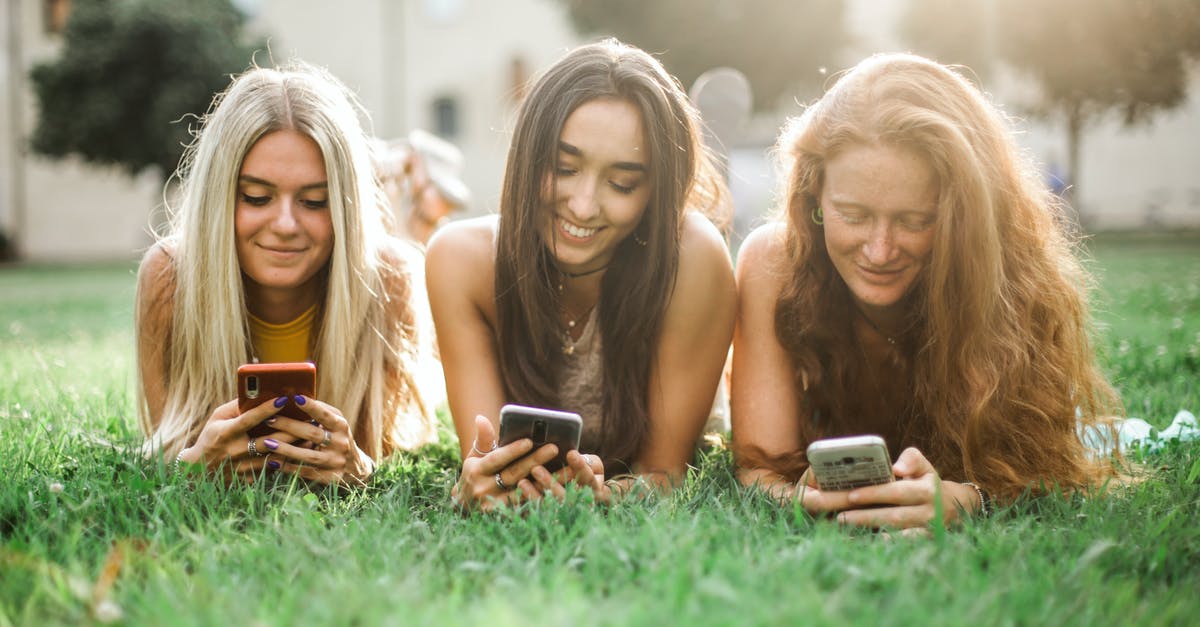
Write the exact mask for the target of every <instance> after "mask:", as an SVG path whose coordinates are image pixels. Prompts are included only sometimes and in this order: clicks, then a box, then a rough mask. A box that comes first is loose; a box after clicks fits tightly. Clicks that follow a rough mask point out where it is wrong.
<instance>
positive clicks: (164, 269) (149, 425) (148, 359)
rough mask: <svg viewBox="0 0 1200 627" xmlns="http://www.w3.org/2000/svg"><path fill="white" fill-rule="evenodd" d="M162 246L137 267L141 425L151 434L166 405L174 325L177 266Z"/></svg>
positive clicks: (136, 310) (159, 245)
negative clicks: (141, 403) (172, 327)
mask: <svg viewBox="0 0 1200 627" xmlns="http://www.w3.org/2000/svg"><path fill="white" fill-rule="evenodd" d="M173 264H174V262H173V261H172V259H171V256H170V254H169V253H168V251H167V250H166V249H165V248H164V245H163V244H155V245H154V246H153V247H151V248H150V250H148V251H146V254H145V256H144V257H142V263H141V265H140V266H139V267H138V282H137V298H136V301H137V302H136V303H135V309H134V311H135V315H134V321H135V322H134V326H135V327H136V335H137V365H138V382H139V384H140V386H141V389H140V391H141V394H140V396H141V401H140V402H143V403H144V405H142V406H140V407H139V408H138V410H139V411H138V422H139V424H140V425H141V427H142V432H143V433H144V434H145V435H146V436H147V437H148V436H150V435H152V434H153V433H154V432H155V431H156V430H157V429H158V425H159V424H160V423H161V422H162V414H163V408H164V407H165V406H166V404H167V378H168V371H167V368H168V366H169V363H170V361H169V354H170V353H169V351H170V340H171V322H172V316H173V314H174V301H175V267H174V265H173Z"/></svg>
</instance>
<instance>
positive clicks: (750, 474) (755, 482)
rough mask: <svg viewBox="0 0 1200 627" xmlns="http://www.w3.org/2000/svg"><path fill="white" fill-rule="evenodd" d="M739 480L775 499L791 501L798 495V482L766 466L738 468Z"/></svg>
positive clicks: (746, 485) (785, 501) (744, 484)
mask: <svg viewBox="0 0 1200 627" xmlns="http://www.w3.org/2000/svg"><path fill="white" fill-rule="evenodd" d="M737 477H738V481H739V482H740V483H741V484H742V485H743V486H745V487H747V488H755V489H758V490H761V491H763V492H766V493H767V494H768V495H770V496H771V497H773V498H774V499H776V500H778V501H780V502H784V503H789V502H791V501H792V499H794V498H795V496H796V484H795V482H793V481H790V480H788V479H787V478H786V477H784V476H783V475H781V474H779V473H777V472H775V471H772V470H768V469H766V468H738V471H737Z"/></svg>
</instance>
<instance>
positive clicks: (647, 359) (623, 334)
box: [495, 39, 725, 467]
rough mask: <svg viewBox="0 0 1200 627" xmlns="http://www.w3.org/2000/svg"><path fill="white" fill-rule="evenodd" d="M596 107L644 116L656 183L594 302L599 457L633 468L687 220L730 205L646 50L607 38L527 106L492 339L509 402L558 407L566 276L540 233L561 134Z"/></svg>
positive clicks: (506, 213)
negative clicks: (587, 106) (561, 291)
mask: <svg viewBox="0 0 1200 627" xmlns="http://www.w3.org/2000/svg"><path fill="white" fill-rule="evenodd" d="M599 98H615V99H620V100H624V101H626V102H629V103H630V104H632V105H633V106H634V107H636V108H637V109H638V111H639V112H640V113H641V118H642V125H643V129H644V134H645V137H646V143H647V147H648V155H647V158H648V163H649V168H648V172H649V181H650V185H651V192H650V197H649V200H648V202H647V205H646V210H645V212H644V213H643V216H642V219H641V222H640V223H639V224H638V226H637V228H636V229H635V231H634V234H633V235H631V236H629V237H627V238H626V239H625V240H624V241H622V242H621V243H620V244H619V245H618V248H617V250H616V253H615V255H614V257H613V260H612V263H611V264H610V265H609V267H608V269H607V271H606V272H605V275H604V278H603V280H602V283H601V288H600V301H599V303H598V304H597V308H598V318H597V320H598V323H599V330H600V336H601V341H602V343H603V346H604V348H605V350H604V375H603V390H604V395H603V397H604V402H603V416H602V418H601V419H602V421H603V422H602V427H601V445H600V446H601V448H600V451H599V453H600V454H601V455H602V456H603V457H605V458H606V459H608V460H611V461H617V462H620V463H621V464H623V465H625V466H626V467H628V465H629V464H631V463H632V461H633V458H634V457H635V456H636V455H637V453H638V451H639V449H640V448H641V445H642V442H643V440H644V439H645V435H646V432H647V429H648V415H647V412H648V407H647V404H648V386H649V379H650V366H651V361H652V360H653V358H654V348H655V346H656V345H657V342H656V339H657V338H658V335H659V331H660V329H661V327H662V320H663V316H664V313H665V309H666V305H667V302H668V299H669V298H670V296H671V292H672V289H673V287H674V284H675V276H676V271H677V268H678V265H679V237H680V228H681V224H682V217H683V214H684V211H685V210H687V209H688V208H705V209H710V210H716V208H717V207H718V206H722V203H723V201H724V200H725V197H724V195H725V189H724V183H723V182H721V181H719V180H718V179H717V177H716V176H715V169H714V168H713V166H712V163H711V161H710V159H709V157H708V155H707V154H706V153H705V152H704V150H703V148H702V147H701V144H700V139H699V137H700V135H699V133H698V125H699V123H698V115H697V113H696V111H695V109H694V108H693V107H692V105H691V103H690V102H689V101H688V99H687V95H686V94H685V93H684V92H683V90H682V88H681V87H680V85H679V84H678V82H677V81H676V80H675V79H674V78H672V77H671V76H670V75H669V74H667V72H666V70H665V69H664V68H663V66H662V64H661V63H659V62H658V61H657V60H655V59H654V58H653V57H651V56H650V55H649V54H647V53H645V52H644V51H642V50H639V49H637V48H634V47H631V46H627V45H624V44H622V43H620V42H618V41H616V40H612V39H609V40H606V41H602V42H599V43H595V44H590V45H585V46H581V47H579V48H576V49H574V50H573V51H571V52H570V53H568V54H567V55H566V56H565V57H563V58H562V59H561V60H560V61H558V62H557V63H556V64H554V66H552V67H551V68H550V69H549V70H548V71H547V72H546V73H545V74H544V75H543V76H542V77H541V78H540V79H539V80H538V81H537V82H536V83H535V84H534V86H533V88H532V89H531V90H530V92H529V94H528V96H527V97H526V98H525V101H524V103H523V104H522V105H521V109H520V112H519V114H518V117H517V122H516V128H515V129H514V132H513V140H512V144H511V146H510V148H509V151H508V162H507V165H506V167H505V174H504V185H503V189H502V192H501V198H500V226H499V233H498V236H497V246H496V282H495V285H496V288H495V289H496V310H497V318H498V329H497V336H498V342H499V349H500V355H501V357H500V360H501V366H502V367H501V372H502V373H503V377H504V385H505V388H506V389H505V391H506V394H507V396H508V398H509V399H510V400H512V401H514V402H521V403H527V404H535V405H549V406H555V405H556V404H557V402H558V391H557V383H558V381H557V375H558V373H559V372H560V371H561V369H562V368H561V365H562V362H563V356H562V353H561V347H562V344H561V337H562V332H561V329H560V326H561V323H560V322H559V319H558V312H559V304H558V291H557V289H556V286H557V284H558V281H559V280H560V276H559V271H558V270H557V269H556V266H555V264H554V259H553V253H552V252H551V248H550V246H551V243H549V242H545V241H543V238H542V235H541V233H540V231H539V229H538V225H539V221H540V220H541V219H542V214H543V213H544V212H545V211H546V200H545V194H544V189H546V182H547V181H548V180H551V178H552V177H553V176H554V165H555V163H556V161H557V159H558V141H559V136H560V134H561V132H562V128H563V125H564V123H565V122H566V120H567V118H568V117H569V116H570V115H571V113H572V112H574V111H575V109H577V108H578V107H579V106H580V105H582V104H584V103H586V102H589V101H592V100H596V99H599ZM637 240H640V242H645V245H642V244H641V243H640V242H639V241H637Z"/></svg>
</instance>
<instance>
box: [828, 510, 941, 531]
mask: <svg viewBox="0 0 1200 627" xmlns="http://www.w3.org/2000/svg"><path fill="white" fill-rule="evenodd" d="M932 512H933V508H931V507H927V506H912V505H906V506H901V507H879V508H874V509H851V510H846V511H844V512H842V513H840V514H838V522H840V523H842V524H843V525H847V526H850V527H863V528H867V529H908V528H910V527H923V526H927V525H928V524H929V519H930V517H931V516H932Z"/></svg>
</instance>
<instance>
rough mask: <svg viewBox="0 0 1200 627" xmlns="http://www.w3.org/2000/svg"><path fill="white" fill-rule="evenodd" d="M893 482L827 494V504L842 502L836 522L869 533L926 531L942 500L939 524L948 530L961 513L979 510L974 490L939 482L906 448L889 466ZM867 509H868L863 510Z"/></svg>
mask: <svg viewBox="0 0 1200 627" xmlns="http://www.w3.org/2000/svg"><path fill="white" fill-rule="evenodd" d="M892 472H893V473H894V474H895V475H896V481H894V482H892V483H885V484H881V485H874V486H868V487H864V488H856V489H854V490H850V491H849V492H840V493H829V494H827V495H826V496H827V498H829V499H830V502H833V501H834V500H837V499H840V498H843V497H844V499H845V504H846V507H843V508H839V511H840V513H839V514H838V522H840V523H842V524H844V525H851V526H855V527H869V528H871V529H901V530H905V532H908V531H918V530H921V531H923V530H927V529H928V527H929V523H930V522H932V521H933V519H934V516H935V515H936V509H937V507H936V505H937V504H936V503H935V501H936V499H938V498H940V499H941V508H942V522H943V524H945V525H946V526H947V527H949V526H951V525H953V524H955V523H958V522H960V521H961V511H962V510H965V511H967V512H974V511H976V510H978V509H979V505H980V504H979V503H978V495H977V494H976V493H975V490H973V489H971V488H970V487H968V486H964V485H962V484H961V483H956V482H954V481H942V480H941V478H940V477H938V474H937V470H935V469H934V467H933V464H930V463H929V460H927V459H925V456H924V455H923V454H922V453H921V451H919V450H917V449H915V448H912V447H910V448H907V449H905V450H904V452H903V453H901V454H900V459H898V460H896V463H895V464H893V465H892ZM864 508H869V509H864ZM960 508H961V509H960Z"/></svg>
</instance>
